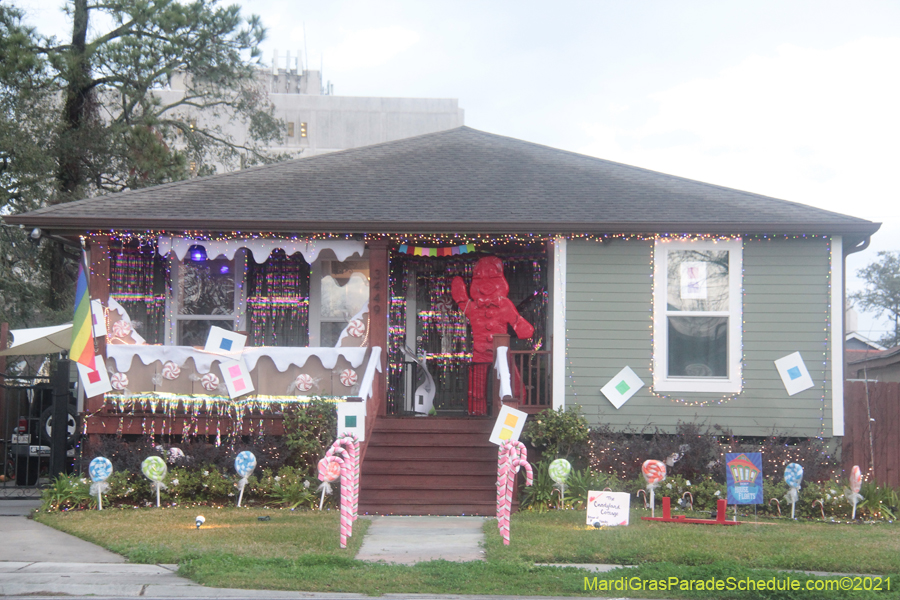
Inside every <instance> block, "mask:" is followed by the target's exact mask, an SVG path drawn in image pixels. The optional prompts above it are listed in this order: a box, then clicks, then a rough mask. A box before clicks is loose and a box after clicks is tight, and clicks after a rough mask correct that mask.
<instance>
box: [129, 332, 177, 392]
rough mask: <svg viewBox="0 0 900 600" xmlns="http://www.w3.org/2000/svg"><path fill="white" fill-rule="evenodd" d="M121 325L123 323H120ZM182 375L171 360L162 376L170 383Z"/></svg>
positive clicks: (164, 367) (165, 365) (165, 366)
mask: <svg viewBox="0 0 900 600" xmlns="http://www.w3.org/2000/svg"><path fill="white" fill-rule="evenodd" d="M119 322H120V323H121V321H119ZM179 375H181V367H179V366H178V365H176V364H175V363H174V362H172V361H171V360H170V361H168V362H167V363H166V364H164V365H163V368H162V376H163V377H165V378H166V379H168V380H169V381H174V380H176V379H178V376H179Z"/></svg>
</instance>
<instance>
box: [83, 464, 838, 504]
mask: <svg viewBox="0 0 900 600" xmlns="http://www.w3.org/2000/svg"><path fill="white" fill-rule="evenodd" d="M112 472H113V466H112V463H111V462H109V459H108V458H103V457H102V456H98V457H97V458H95V459H94V460H92V461H91V464H90V465H89V466H88V473H89V474H90V475H91V481H93V483H92V484H91V496H94V495H96V496H97V510H103V492H105V491H106V490H108V489H109V484H108V483H106V480H107V479H108V478H109V476H110V475H112ZM853 509H854V510H856V505H855V504H854V507H853Z"/></svg>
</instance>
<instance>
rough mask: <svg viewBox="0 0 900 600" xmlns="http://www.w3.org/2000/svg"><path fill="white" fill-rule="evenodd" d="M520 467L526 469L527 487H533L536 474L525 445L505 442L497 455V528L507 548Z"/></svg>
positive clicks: (517, 442)
mask: <svg viewBox="0 0 900 600" xmlns="http://www.w3.org/2000/svg"><path fill="white" fill-rule="evenodd" d="M519 467H525V485H532V484H533V483H534V472H533V471H532V469H531V465H530V464H529V463H528V450H526V449H525V445H524V444H523V443H522V442H520V441H518V440H516V441H513V440H507V441H505V442H503V443H502V444H501V445H500V449H499V451H498V454H497V527H498V528H499V529H500V535H501V536H502V537H503V544H504V545H505V546H509V516H510V512H512V494H513V487H514V486H515V483H516V474H517V473H518V472H519Z"/></svg>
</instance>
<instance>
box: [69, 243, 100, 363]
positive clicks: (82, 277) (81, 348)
mask: <svg viewBox="0 0 900 600" xmlns="http://www.w3.org/2000/svg"><path fill="white" fill-rule="evenodd" d="M69 358H71V359H73V360H75V362H78V363H81V364H83V365H84V366H86V367H88V368H89V369H90V370H91V371H96V370H97V367H96V365H95V364H94V315H93V314H92V313H91V296H90V294H89V293H88V277H87V270H86V269H85V261H83V260H82V261H81V264H80V265H78V283H77V285H76V287H75V318H74V319H73V320H72V349H71V350H70V351H69Z"/></svg>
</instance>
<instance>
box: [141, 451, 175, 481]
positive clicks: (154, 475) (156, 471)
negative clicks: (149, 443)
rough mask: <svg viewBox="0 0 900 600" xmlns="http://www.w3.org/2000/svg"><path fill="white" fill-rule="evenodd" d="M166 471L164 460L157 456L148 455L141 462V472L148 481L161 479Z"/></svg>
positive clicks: (167, 470)
mask: <svg viewBox="0 0 900 600" xmlns="http://www.w3.org/2000/svg"><path fill="white" fill-rule="evenodd" d="M168 472H169V468H168V467H167V466H166V461H164V460H163V459H161V458H160V457H158V456H148V457H147V458H145V459H144V462H142V463H141V473H143V474H144V476H145V477H146V478H147V479H149V480H150V481H162V480H163V478H164V477H165V476H166V473H168Z"/></svg>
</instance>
